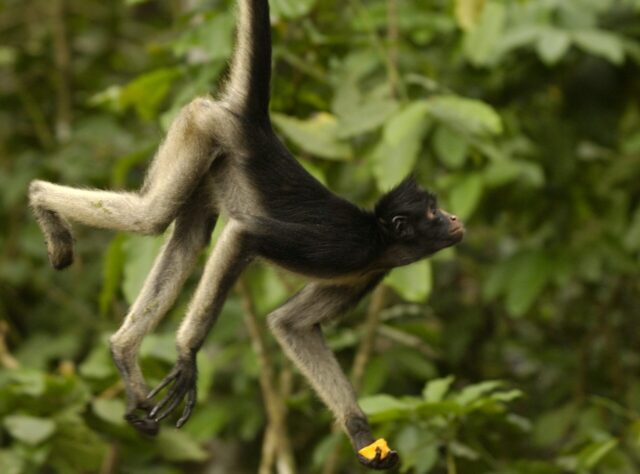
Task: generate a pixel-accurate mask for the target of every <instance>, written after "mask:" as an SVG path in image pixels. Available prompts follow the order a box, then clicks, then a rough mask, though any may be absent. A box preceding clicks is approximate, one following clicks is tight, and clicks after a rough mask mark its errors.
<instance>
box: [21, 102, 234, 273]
mask: <svg viewBox="0 0 640 474" xmlns="http://www.w3.org/2000/svg"><path fill="white" fill-rule="evenodd" d="M234 127H235V119H234V118H233V116H232V114H231V113H229V112H228V111H226V110H225V109H224V108H223V107H221V106H220V105H219V104H218V103H216V102H214V101H213V100H211V99H207V98H200V99H196V100H194V101H193V102H191V103H190V104H189V105H187V106H185V107H184V108H183V109H182V111H181V112H180V114H179V115H178V117H177V118H176V119H175V120H174V122H173V123H172V125H171V127H170V129H169V132H168V133H167V137H166V140H165V142H164V143H163V144H162V145H161V146H160V148H159V150H158V153H157V154H156V157H155V159H154V161H153V163H152V164H151V167H150V169H149V172H148V174H147V178H146V180H145V184H144V186H143V188H142V189H141V190H140V191H139V192H113V191H101V190H88V189H77V188H72V187H69V186H61V185H57V184H53V183H49V182H46V181H33V182H32V183H31V185H30V186H29V200H30V204H31V206H32V208H33V210H34V213H35V214H36V217H37V219H38V222H39V224H40V227H41V228H42V231H43V233H44V235H45V238H46V240H47V245H48V250H49V256H50V259H51V263H52V264H53V266H54V267H55V268H64V267H65V266H67V265H69V264H70V263H71V261H72V259H73V245H72V243H73V239H72V238H71V232H70V227H69V225H68V223H67V221H75V222H79V223H81V224H85V225H89V226H92V227H99V228H104V229H114V230H120V231H126V232H136V233H142V234H159V233H162V232H163V231H164V230H165V229H166V228H167V226H168V225H169V224H170V223H171V221H173V220H174V219H175V217H176V215H177V213H178V211H179V209H180V208H181V206H182V205H183V204H184V203H185V202H186V201H187V200H188V199H189V197H190V196H191V194H192V193H193V192H194V190H195V189H196V188H197V186H198V184H199V183H200V182H201V181H202V179H203V177H204V176H205V175H206V174H207V172H208V170H209V168H210V167H211V163H212V162H213V160H214V159H215V158H216V156H217V155H218V154H219V153H220V152H221V150H222V149H223V148H225V146H226V145H227V144H228V143H229V140H230V139H232V138H233V133H234V130H235V128H234Z"/></svg>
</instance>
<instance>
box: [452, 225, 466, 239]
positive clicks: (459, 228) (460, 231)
mask: <svg viewBox="0 0 640 474" xmlns="http://www.w3.org/2000/svg"><path fill="white" fill-rule="evenodd" d="M464 233H465V229H464V225H463V224H462V222H460V221H457V222H454V223H453V224H452V225H451V228H450V230H449V237H451V238H452V239H453V240H455V241H456V242H459V241H460V240H462V237H464Z"/></svg>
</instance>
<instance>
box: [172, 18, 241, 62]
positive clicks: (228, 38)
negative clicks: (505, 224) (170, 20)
mask: <svg viewBox="0 0 640 474" xmlns="http://www.w3.org/2000/svg"><path fill="white" fill-rule="evenodd" d="M234 26H235V18H234V16H233V15H231V14H227V13H216V14H213V15H212V16H210V17H208V18H205V19H204V21H202V22H201V23H199V24H196V25H192V26H190V27H189V28H187V29H186V31H185V33H184V34H183V35H182V36H181V37H180V38H178V39H177V40H176V41H175V42H174V43H173V44H172V46H173V52H174V54H176V56H185V55H187V54H188V53H189V52H191V51H193V50H194V49H196V48H197V49H198V50H199V51H202V53H203V58H206V61H207V62H211V61H215V60H226V59H228V58H229V57H230V56H231V52H232V51H233V31H234ZM208 66H209V65H208ZM209 67H210V66H209Z"/></svg>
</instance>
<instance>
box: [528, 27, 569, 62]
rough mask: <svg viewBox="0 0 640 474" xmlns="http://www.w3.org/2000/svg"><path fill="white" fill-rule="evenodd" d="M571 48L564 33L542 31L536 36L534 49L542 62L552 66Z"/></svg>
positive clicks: (553, 30) (548, 30)
mask: <svg viewBox="0 0 640 474" xmlns="http://www.w3.org/2000/svg"><path fill="white" fill-rule="evenodd" d="M569 46H571V37H570V36H569V34H567V33H566V32H565V31H562V30H558V29H552V28H548V29H544V30H543V31H542V33H541V34H540V35H539V36H538V41H537V43H536V48H537V51H538V56H540V59H542V61H543V62H544V63H545V64H547V65H549V66H552V65H554V64H556V63H557V62H558V61H560V60H561V59H562V57H563V56H564V55H565V54H566V53H567V51H568V50H569Z"/></svg>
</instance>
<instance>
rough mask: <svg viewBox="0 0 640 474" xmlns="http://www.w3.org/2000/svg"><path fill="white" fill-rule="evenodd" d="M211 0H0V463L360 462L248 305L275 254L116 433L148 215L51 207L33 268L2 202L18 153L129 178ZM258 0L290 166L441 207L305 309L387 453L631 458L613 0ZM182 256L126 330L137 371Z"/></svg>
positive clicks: (281, 290) (631, 174)
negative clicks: (402, 186)
mask: <svg viewBox="0 0 640 474" xmlns="http://www.w3.org/2000/svg"><path fill="white" fill-rule="evenodd" d="M234 3H235V2H232V1H225V0H172V1H160V0H149V1H144V0H120V1H116V0H109V1H97V0H46V1H45V0H2V1H0V35H1V36H0V38H1V40H0V104H1V108H0V203H1V205H0V228H1V229H2V230H1V231H0V366H1V368H0V370H1V372H0V419H1V422H0V472H2V473H4V474H20V473H39V472H45V473H54V472H55V473H84V472H87V473H94V472H95V473H101V474H108V473H121V472H122V473H140V474H143V473H148V474H151V473H154V474H171V473H180V472H189V473H192V472H195V473H197V472H203V473H229V474H236V473H237V474H244V473H254V472H259V473H260V474H268V473H271V472H277V473H279V474H285V473H293V472H300V473H322V474H337V473H354V472H363V471H362V470H361V468H359V467H358V466H357V461H356V459H355V458H354V456H353V454H352V452H351V449H350V447H349V446H348V443H347V441H346V438H345V437H344V436H343V435H342V434H340V433H338V432H336V431H335V430H332V421H331V417H330V415H329V413H328V411H327V410H326V409H325V408H324V406H323V405H322V404H321V403H320V402H319V401H318V400H317V399H316V397H315V396H314V395H313V394H312V392H311V391H310V389H309V388H308V386H307V384H306V383H305V382H304V381H303V380H302V378H301V377H300V375H299V374H298V373H297V372H296V371H295V370H293V369H292V368H291V366H290V364H289V363H288V362H286V361H285V360H284V359H283V356H282V354H281V352H280V350H279V349H278V348H277V347H276V344H275V343H274V341H273V339H272V337H271V335H270V334H269V333H268V331H266V329H265V324H264V315H265V314H266V313H267V312H268V311H270V310H271V309H273V308H274V307H276V306H277V305H278V304H280V303H282V302H283V301H284V300H285V299H286V298H287V296H288V295H290V294H291V293H292V292H293V291H295V290H296V289H297V288H299V287H300V285H301V282H300V281H299V280H298V279H297V278H295V277H292V276H291V275H286V274H283V273H282V272H280V271H278V270H274V269H272V268H267V267H265V266H262V265H259V264H256V265H254V266H253V267H252V268H251V269H250V270H249V271H248V272H247V273H246V275H245V276H244V277H243V278H242V280H241V282H240V284H239V286H238V287H237V289H236V291H234V292H233V295H232V296H231V297H230V299H229V301H228V302H227V305H226V307H225V309H224V312H223V314H222V316H221V318H220V321H219V324H218V325H217V326H216V328H215V330H214V331H213V332H212V334H211V336H210V337H209V338H208V340H207V343H206V345H205V347H204V349H203V351H202V353H201V355H200V358H199V369H200V381H199V389H198V390H199V401H198V405H197V408H196V410H195V413H194V415H193V417H192V419H191V420H190V422H189V423H188V424H187V425H186V426H185V428H183V429H182V430H180V431H177V430H175V429H173V428H171V427H170V423H165V425H166V426H164V427H163V430H162V432H161V434H160V436H159V437H158V438H157V439H155V440H149V439H143V438H141V437H139V436H138V435H137V434H136V433H134V432H133V430H132V429H131V428H129V427H128V426H127V425H126V424H125V423H124V421H123V420H122V414H123V411H124V404H123V393H122V385H121V383H120V382H119V378H118V375H117V373H116V371H115V368H114V366H113V364H112V362H111V360H110V357H109V354H108V348H107V344H106V340H107V337H108V335H109V334H110V333H112V332H113V331H114V330H115V328H116V327H117V326H118V324H119V323H120V321H121V319H122V317H123V315H124V314H125V313H126V309H127V306H128V305H129V304H130V303H131V301H132V300H133V298H134V297H135V295H136V293H137V291H138V289H139V288H140V285H141V283H142V280H143V278H144V276H145V274H146V272H147V271H148V268H149V266H150V264H151V262H152V260H153V258H154V255H155V254H156V253H157V251H158V248H159V246H160V245H161V242H162V239H161V238H157V239H156V238H149V237H137V236H130V235H116V234H114V233H109V232H105V231H98V230H94V229H87V228H83V227H80V226H76V228H75V231H76V232H75V235H76V238H77V260H76V262H75V263H74V265H73V266H72V267H71V268H69V269H68V270H66V271H64V272H61V273H56V272H54V271H53V270H52V269H50V267H49V266H48V263H47V260H46V250H45V246H44V244H43V239H42V237H41V235H40V233H39V230H38V228H37V226H36V224H35V222H34V219H33V218H32V217H31V215H30V212H29V210H28V207H27V202H26V190H27V185H28V183H29V181H30V180H32V179H34V178H40V179H48V180H52V181H55V182H60V183H64V184H68V185H74V186H94V187H104V188H118V189H135V188H137V187H138V186H139V185H140V183H141V181H142V177H143V175H144V170H145V167H146V165H147V164H148V162H149V159H150V157H151V156H152V155H153V152H154V150H155V148H156V147H157V146H158V143H159V142H160V140H161V139H162V136H163V133H164V130H166V127H167V125H168V124H169V123H170V120H171V118H172V117H173V116H175V114H176V112H177V111H178V110H179V109H180V107H181V106H183V105H184V104H186V103H187V102H188V101H189V100H190V99H192V98H193V97H195V96H197V95H198V94H204V93H207V92H213V91H215V90H216V86H217V84H218V83H219V82H220V80H221V79H222V78H223V77H224V73H225V68H226V64H227V60H228V58H229V55H230V53H231V51H232V45H233V25H234ZM271 6H272V23H273V36H274V71H275V76H274V80H273V100H272V107H271V108H272V111H273V116H274V122H275V125H276V128H277V130H278V132H279V133H280V135H281V136H282V138H283V139H284V140H285V141H286V142H287V144H288V145H289V146H290V147H291V149H292V150H293V151H294V152H295V154H296V156H298V157H299V159H300V161H301V162H302V163H303V164H304V166H305V167H306V168H307V169H308V170H309V171H310V172H311V173H313V174H314V175H315V176H316V177H318V179H320V180H322V181H323V182H324V183H326V184H327V185H328V186H329V187H330V188H331V189H332V190H334V191H335V192H337V193H339V194H341V195H343V196H345V197H348V198H350V199H351V200H353V201H355V202H357V203H359V204H361V205H363V206H367V205H371V204H372V203H373V202H374V201H375V199H376V198H377V197H378V196H379V195H380V193H382V192H383V191H385V190H387V189H388V188H389V187H391V186H392V185H394V184H395V183H397V182H398V181H399V180H400V179H401V178H403V177H404V176H405V175H406V174H408V173H409V172H410V171H411V170H414V172H415V174H416V176H417V177H418V179H419V181H420V182H421V183H422V184H423V185H425V186H427V187H429V188H430V189H432V190H434V191H436V192H437V193H438V194H439V197H440V200H441V202H442V206H443V208H445V209H449V210H451V211H452V212H455V213H457V214H458V215H460V216H461V217H462V218H463V219H464V220H465V222H466V224H467V228H468V235H467V237H466V239H465V241H464V242H463V244H462V245H460V246H459V247H457V248H456V249H455V250H447V251H445V252H442V253H441V254H439V255H438V256H436V257H435V258H433V259H432V260H430V261H425V262H421V263H419V264H416V265H413V266H411V267H408V268H403V269H398V270H396V271H394V272H393V273H392V274H391V275H390V276H389V277H388V279H387V280H386V281H385V284H384V285H383V286H381V287H380V288H379V289H378V290H376V292H375V293H374V294H373V295H372V296H370V297H369V298H367V299H366V300H365V301H364V302H363V303H362V304H361V305H360V306H359V307H358V309H357V310H356V311H355V312H353V314H351V315H349V317H348V318H345V320H344V321H343V322H342V323H341V324H338V325H336V326H335V327H330V328H328V330H327V334H328V337H329V339H330V344H331V346H332V347H333V349H334V350H335V351H336V353H337V355H338V357H339V359H340V361H341V363H342V364H343V366H344V368H345V370H346V371H347V372H348V373H350V375H351V377H352V379H353V380H354V384H355V385H356V387H357V388H358V390H359V393H360V394H361V396H362V397H363V400H362V404H363V406H364V407H365V409H366V411H367V412H368V413H369V414H370V416H371V419H372V421H373V422H374V425H375V431H376V434H377V435H379V436H384V437H385V438H387V439H388V440H389V442H390V444H391V446H392V447H394V448H396V449H397V450H398V451H399V453H400V454H401V456H402V459H403V464H402V467H401V472H410V473H428V472H432V473H447V474H455V473H471V474H476V473H479V474H483V473H494V474H508V473H509V474H510V473H514V474H516V473H517V474H519V473H524V474H547V473H548V474H553V473H590V472H594V473H603V474H609V473H611V474H612V473H616V474H618V473H619V474H627V473H628V474H634V473H638V472H640V417H639V412H640V354H639V350H640V331H638V327H640V326H639V325H638V319H639V318H640V279H639V277H640V67H639V66H640V1H639V0H528V1H527V0H521V1H515V0H512V1H506V0H505V1H498V0H486V1H484V0H457V1H454V0H340V1H338V0H272V1H271ZM196 281H197V273H196V275H194V277H193V278H192V279H191V280H190V281H189V283H188V285H187V287H186V288H185V291H184V292H183V295H182V297H181V299H180V300H179V302H178V304H177V305H176V307H175V308H174V310H173V311H172V312H171V313H170V314H169V315H168V317H167V318H166V320H165V321H164V322H163V323H162V324H161V326H160V327H159V328H158V329H157V330H156V331H155V332H154V334H153V335H151V336H149V337H148V338H147V340H146V342H145V344H144V346H143V349H142V362H143V368H144V371H145V374H147V376H148V379H149V381H150V383H152V384H153V383H157V381H159V380H160V378H161V377H163V376H164V375H165V374H166V372H167V371H168V370H169V369H170V368H171V366H172V364H173V362H174V358H175V351H174V346H173V344H174V335H173V333H174V330H175V328H176V326H177V324H178V323H179V321H180V318H181V316H182V314H184V311H185V308H186V304H187V302H188V298H189V295H190V294H191V293H192V290H193V287H194V284H195V282H196ZM256 350H257V352H256ZM256 353H262V354H263V356H262V357H257V356H256ZM261 374H262V377H261ZM429 381H430V382H429ZM265 397H267V398H268V399H271V400H275V402H274V403H273V407H272V408H271V411H270V412H267V410H266V409H265V404H264V402H263V400H264V399H265ZM274 410H275V411H274ZM278 414H279V415H278ZM283 414H284V415H286V419H285V420H284V423H283V422H281V421H280V420H281V419H282V415H283ZM174 421H175V420H174Z"/></svg>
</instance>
